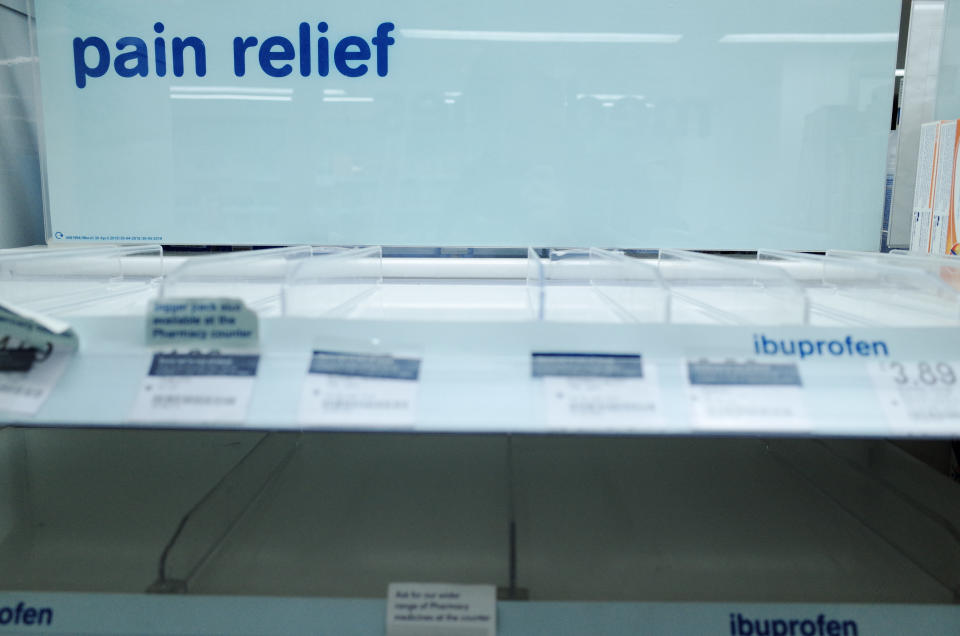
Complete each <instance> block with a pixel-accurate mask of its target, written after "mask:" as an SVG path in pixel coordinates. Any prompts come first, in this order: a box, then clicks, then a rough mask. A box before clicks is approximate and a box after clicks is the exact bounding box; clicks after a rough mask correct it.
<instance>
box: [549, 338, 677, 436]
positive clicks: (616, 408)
mask: <svg viewBox="0 0 960 636" xmlns="http://www.w3.org/2000/svg"><path fill="white" fill-rule="evenodd" d="M531 375H532V377H534V378H539V379H541V381H542V384H543V396H544V402H545V406H546V408H545V412H546V418H547V426H548V427H549V428H552V429H566V430H596V431H603V430H617V431H623V430H638V429H643V428H650V427H651V426H659V425H662V417H661V412H662V408H661V406H660V390H659V386H658V383H657V379H656V371H655V367H654V366H653V365H651V364H649V363H645V362H644V360H643V357H642V356H641V355H640V354H623V353H557V352H550V353H545V352H538V353H533V354H532V356H531Z"/></svg>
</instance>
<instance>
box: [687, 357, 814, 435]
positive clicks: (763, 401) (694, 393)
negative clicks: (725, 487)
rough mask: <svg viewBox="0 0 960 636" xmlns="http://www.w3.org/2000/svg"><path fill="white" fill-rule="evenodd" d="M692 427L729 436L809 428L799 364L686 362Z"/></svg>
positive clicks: (721, 361) (703, 360) (745, 361)
mask: <svg viewBox="0 0 960 636" xmlns="http://www.w3.org/2000/svg"><path fill="white" fill-rule="evenodd" d="M685 377H686V381H687V392H688V395H689V405H690V417H691V420H692V423H693V426H694V427H697V428H704V429H717V430H728V431H741V430H767V431H780V430H786V431H798V430H799V431H802V430H808V429H809V428H810V424H809V421H808V419H807V416H806V410H805V408H804V404H803V382H802V380H801V377H800V370H799V369H798V367H797V364H796V363H795V362H777V363H768V362H757V361H755V360H706V359H701V360H695V361H688V362H687V363H686V374H685Z"/></svg>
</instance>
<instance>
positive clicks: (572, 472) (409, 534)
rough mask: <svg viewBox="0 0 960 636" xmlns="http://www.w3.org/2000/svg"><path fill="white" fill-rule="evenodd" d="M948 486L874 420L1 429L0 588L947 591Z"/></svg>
mask: <svg viewBox="0 0 960 636" xmlns="http://www.w3.org/2000/svg"><path fill="white" fill-rule="evenodd" d="M958 496H960V485H957V484H956V483H953V482H951V481H950V480H949V479H947V478H946V477H944V476H942V475H940V474H938V473H936V472H935V471H933V470H932V469H930V468H928V467H927V466H926V465H924V464H922V463H920V462H918V461H916V460H914V459H913V458H911V457H910V456H908V455H906V454H905V453H903V452H902V451H900V450H899V449H898V448H896V447H895V446H893V445H892V444H890V443H887V442H882V441H875V440H874V441H871V440H847V441H844V440H832V441H826V440H813V439H785V438H781V439H775V440H767V441H765V440H760V439H751V438H660V437H644V438H605V437H584V436H580V437H563V436H509V435H487V436H479V435H413V434H404V435H401V434H371V435H364V434H347V433H337V434H333V433H309V434H299V433H268V434H265V433H260V432H237V431H231V432H216V431H174V430H122V429H117V430H108V429H100V430H82V429H40V428H36V429H18V428H6V429H2V430H0V590H21V591H22V590H30V591H48V592H110V593H141V592H144V591H146V590H148V589H153V590H158V589H166V590H177V591H181V592H185V593H187V594H199V595H238V596H245V595H258V596H287V597H289V596H316V597H355V598H382V597H383V595H384V594H385V590H386V586H387V584H388V583H390V582H393V581H407V580H415V581H416V580H420V581H454V582H462V583H492V584H496V585H498V586H499V587H500V588H501V589H502V590H503V594H504V596H506V597H508V598H527V599H529V600H531V601H550V602H581V601H598V602H599V601H605V602H609V601H631V602H640V601H643V602H651V601H671V602H675V601H684V602H726V603H730V602H736V603H747V602H789V603H802V602H807V603H825V602H850V603H940V604H950V603H955V602H956V601H957V599H958V597H960V595H958V590H960V550H958V547H960V540H958V537H960V533H958V528H960V507H958V506H956V502H957V501H958Z"/></svg>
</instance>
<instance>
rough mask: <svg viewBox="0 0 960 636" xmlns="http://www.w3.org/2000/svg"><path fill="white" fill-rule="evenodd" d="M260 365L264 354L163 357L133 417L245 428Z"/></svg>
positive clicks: (153, 368) (152, 366)
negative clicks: (241, 425) (222, 424)
mask: <svg viewBox="0 0 960 636" xmlns="http://www.w3.org/2000/svg"><path fill="white" fill-rule="evenodd" d="M259 361H260V356H259V355H257V354H250V353H244V354H224V353H219V352H211V353H200V352H191V353H157V354H155V355H154V356H153V360H152V361H151V363H150V370H149V372H148V373H147V377H146V378H144V380H143V382H142V383H141V385H140V391H139V393H138V394H137V398H136V400H135V402H134V404H133V409H132V411H131V413H130V419H131V420H132V421H134V422H150V423H195V424H204V423H226V424H240V423H242V422H243V421H244V420H245V419H246V415H247V407H248V406H249V404H250V395H251V394H252V393H253V384H254V381H255V380H256V375H257V366H258V364H259Z"/></svg>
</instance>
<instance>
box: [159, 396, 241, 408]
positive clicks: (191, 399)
mask: <svg viewBox="0 0 960 636" xmlns="http://www.w3.org/2000/svg"><path fill="white" fill-rule="evenodd" d="M236 403H237V398H235V397H234V396H232V395H229V396H219V395H154V396H153V405H154V406H156V407H159V408H164V407H176V406H180V405H183V404H186V405H195V406H196V405H203V406H209V405H220V406H226V405H229V406H233V405H234V404H236Z"/></svg>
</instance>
